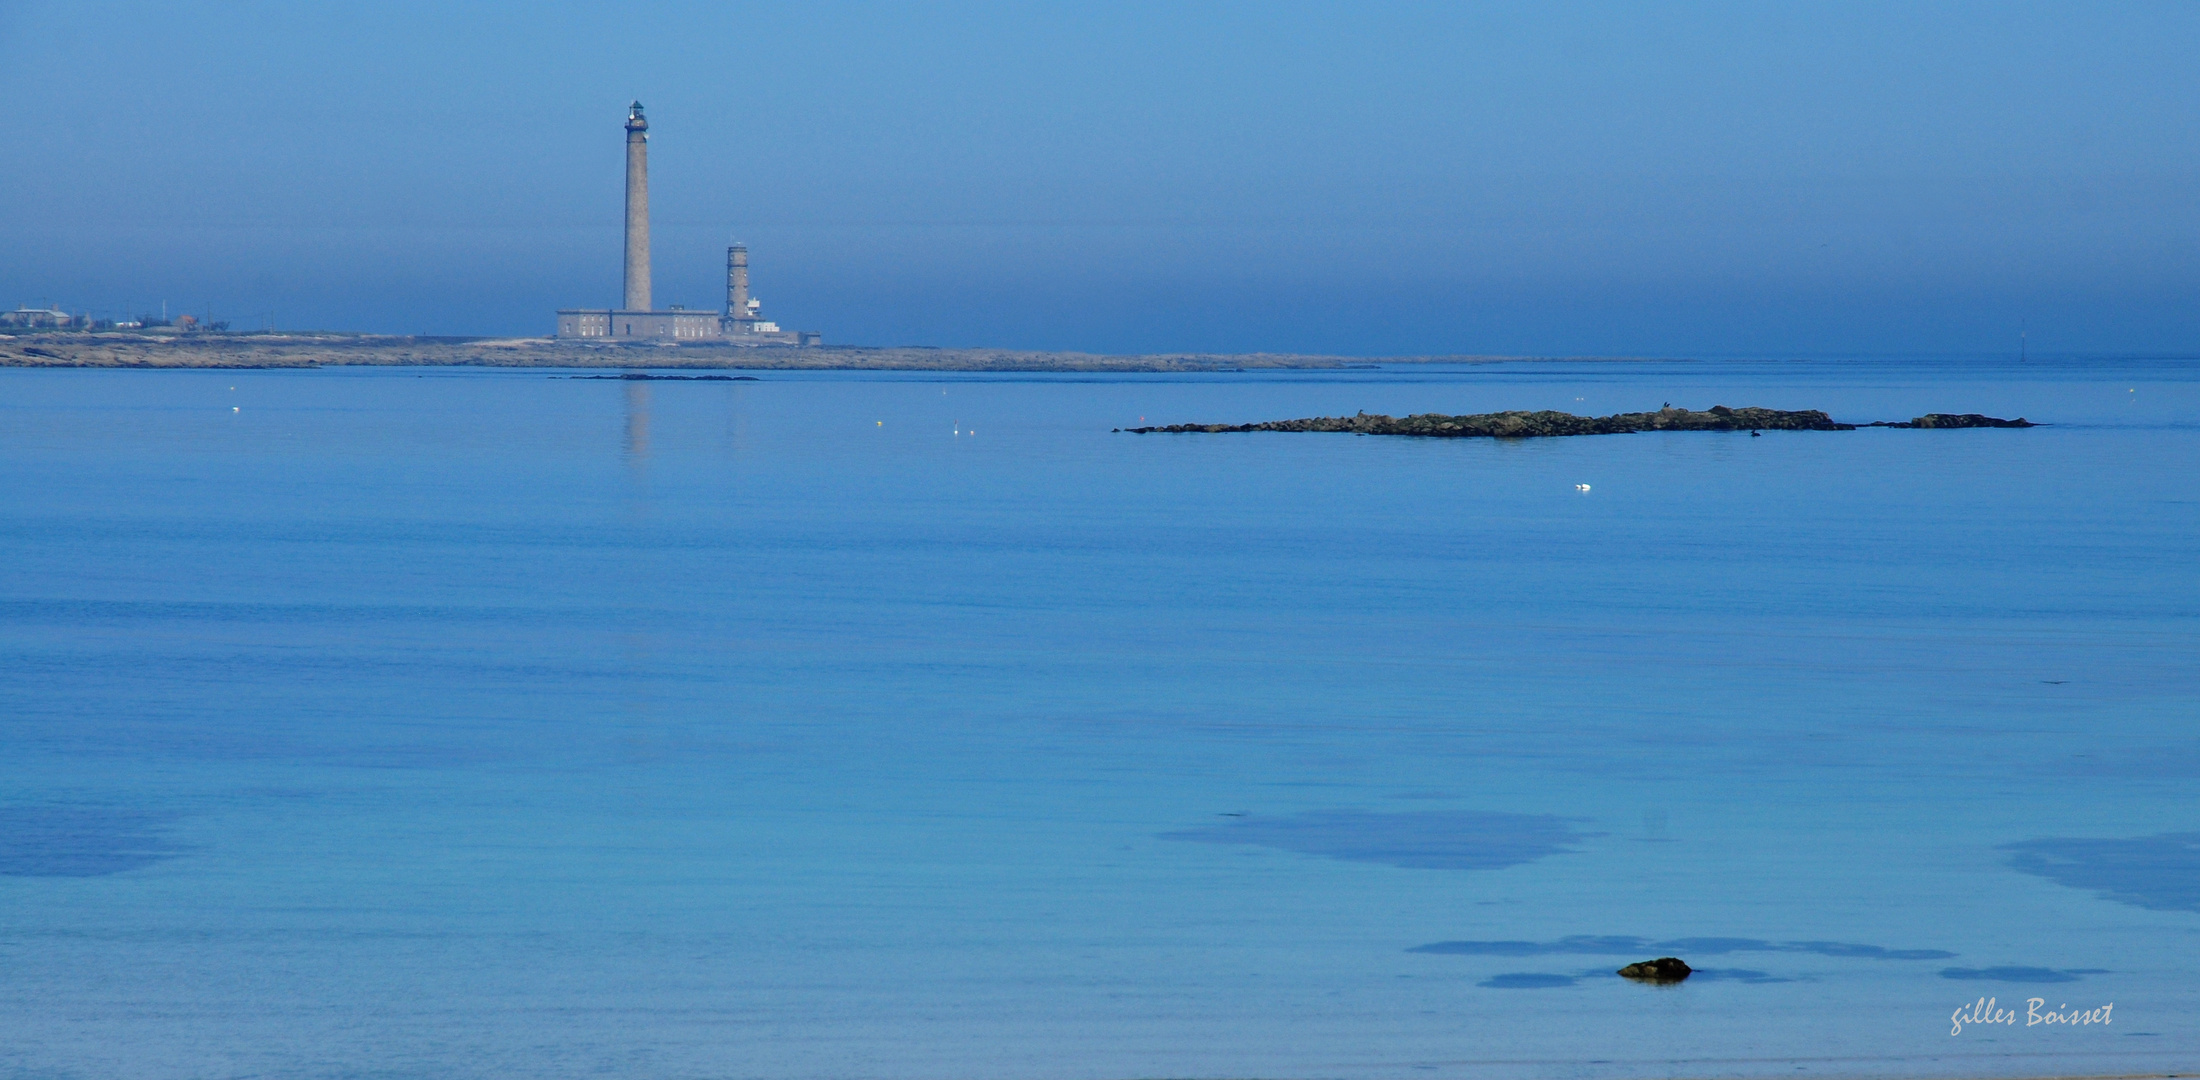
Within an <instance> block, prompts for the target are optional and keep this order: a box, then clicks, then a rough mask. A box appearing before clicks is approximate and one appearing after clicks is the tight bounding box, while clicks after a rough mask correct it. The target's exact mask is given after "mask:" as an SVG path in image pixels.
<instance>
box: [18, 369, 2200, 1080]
mask: <svg viewBox="0 0 2200 1080" xmlns="http://www.w3.org/2000/svg"><path fill="white" fill-rule="evenodd" d="M566 374H567V373H562V372H561V373H545V372H541V371H490V370H440V369H431V370H403V369H356V370H343V369H333V370H320V371H235V372H104V371H26V370H14V371H5V372H0V505H4V512H0V1075H6V1076H15V1077H38V1078H62V1077H84V1078H93V1077H98V1078H138V1077H179V1078H197V1077H265V1078H286V1077H377V1078H396V1077H437V1078H452V1077H458V1078H466V1077H511V1076H531V1077H581V1076H614V1077H629V1076H631V1077H674V1078H691V1077H692V1078H701V1077H759V1078H761V1077H771V1078H781V1080H784V1078H810V1077H817V1078H856V1077H881V1078H905V1077H906V1078H942V1080H944V1078H950V1077H954V1078H980V1080H993V1078H1001V1080H1006V1078H1011V1077H1015V1078H1042V1080H1054V1078H1065V1080H1081V1078H1104V1077H1140V1076H1191V1077H1224V1076H1231V1077H1245V1076H1252V1077H1412V1076H1423V1075H1428V1076H1461V1077H1469V1076H1471V1077H1511V1076H1518V1077H1616V1078H1632V1077H1669V1076H1687V1077H1774V1076H1779V1077H1786V1076H1847V1075H1869V1076H1893V1075H1902V1076H1951V1077H1952V1076H1994V1075H2001V1076H2022V1075H2050V1074H2080V1073H2084V1074H2100V1073H2142V1072H2149V1071H2162V1070H2170V1069H2175V1068H2179V1067H2184V1068H2190V1067H2191V1066H2192V1065H2193V1063H2194V1062H2195V1061H2200V981H2196V980H2195V979H2194V977H2193V972H2194V970H2195V968H2196V966H2200V813H2196V811H2195V806H2196V805H2200V803H2196V796H2200V723H2196V721H2200V715H2196V712H2200V709H2196V703H2200V364H2192V363H2181V364H2179V363H2161V362H2138V361H2106V360H2103V361H2092V362H2064V363H2053V364H2038V363H2035V364H2030V365H2017V364H2013V363H2010V364H2001V363H1984V362H1953V361H1934V360H1915V361H1905V362H1899V363H1898V362H1865V361H1849V362H1837V361H1820V362H1796V363H1742V362H1731V363H1670V364H1668V363H1629V364H1617V363H1611V364H1602V363H1600V364H1568V363H1539V364H1505V365H1494V366H1484V367H1455V368H1419V367H1411V368H1390V369H1379V370H1354V371H1337V372H1316V373H1218V374H1213V375H1200V376H1193V375H1168V376H1159V375H1156V376H1081V375H1059V376H1051V375H930V374H851V373H769V372H759V373H757V374H758V375H759V379H758V381H754V382H648V383H643V382H622V381H605V380H581V379H573V378H569V377H564V376H565V375H566ZM1665 402H1671V403H1673V404H1675V405H1684V406H1688V407H1691V408H1705V407H1708V406H1710V405H1713V404H1723V405H1729V406H1744V405H1763V406H1770V407H1777V408H1821V409H1826V410H1828V411H1830V412H1831V413H1833V414H1834V415H1835V416H1836V417H1837V418H1841V419H1847V420H1878V419H1887V420H1899V419H1906V418H1908V417H1911V416H1914V415H1917V414H1919V413H1923V412H1927V411H1948V412H1972V411H1976V412H1984V413H1989V414H1994V415H2000V416H2017V415H2023V416H2027V417H2029V418H2031V419H2033V420H2035V421H2041V422H2044V423H2046V424H2048V425H2050V426H2045V427H2039V428H2034V429H2031V430H2022V431H2010V430H1978V431H1904V430H1865V431H1854V432H1844V433H1786V432H1768V433H1766V434H1765V435H1764V436H1763V437H1762V438H1752V437H1750V436H1749V435H1748V434H1746V433H1733V434H1708V433H1707V434H1666V435H1633V436H1611V437H1595V438H1572V439H1547V440H1531V441H1525V442H1512V443H1500V442H1494V441H1490V440H1456V441H1436V440H1430V441H1417V440H1408V439H1388V438H1357V437H1351V436H1342V435H1284V434H1264V435H1177V436H1150V435H1149V436H1137V435H1129V434H1117V433H1112V432H1111V430H1110V429H1111V428H1116V427H1126V426H1131V425H1134V424H1137V423H1139V422H1140V421H1142V420H1143V421H1145V422H1148V423H1169V422H1180V421H1249V420H1263V419H1278V418H1284V417H1295V416H1307V415H1334V414H1338V413H1350V412H1353V411H1356V410H1360V409H1365V410H1368V411H1370V412H1388V413H1397V414H1402V413H1408V412H1422V411H1443V412H1482V411H1490V410H1496V409H1505V408H1530V409H1533V408H1556V409H1564V410H1567V411H1572V412H1581V413H1598V414H1602V413H1610V412H1615V411H1622V410H1637V409H1655V408H1657V407H1659V406H1660V405H1661V404H1663V403H1665ZM1577 485H1588V487H1587V489H1586V490H1582V489H1580V488H1579V487H1578V486H1577ZM1661 955H1677V956H1680V957H1681V958H1683V959H1685V960H1687V961H1688V962H1689V963H1691V964H1693V965H1695V966H1696V967H1697V968H1699V969H1700V971H1699V973H1698V974H1697V975H1696V976H1695V977H1694V978H1692V979H1690V980H1689V981H1688V982H1686V983H1684V984H1682V985H1680V986H1677V987H1671V988H1658V987H1650V986H1642V985H1636V984H1632V983H1629V982H1626V981H1625V980H1622V979H1619V978H1617V977H1616V976H1614V975H1613V974H1612V971H1613V969H1615V968H1617V967H1618V966H1620V965H1621V964H1624V963H1627V962H1630V961H1635V960H1645V959H1650V958H1653V957H1656V956H1661ZM1987 998H1991V999H1993V1000H1994V1005H1993V1006H1992V1009H1981V1008H1979V1007H1978V1003H1979V1002H1980V1000H1981V999H1987ZM2031 999H2039V1002H2038V1003H2037V1004H2028V1002H2030V1000H2031ZM2107 1005H2113V1010H2112V1012H2108V1013H2106V1014H2103V1013H2102V1012H2101V1011H2100V1009H2101V1007H2102V1006H2107ZM1959 1009H1967V1010H1970V1014H1971V1015H1972V1016H1973V1017H1974V1018H1975V1019H1978V1020H1984V1019H1986V1017H1987V1015H1988V1013H1989V1012H1993V1011H1995V1010H2000V1011H2009V1012H2012V1014H2013V1015H2014V1016H2015V1018H2016V1019H2015V1022H2014V1023H1983V1022H1981V1023H1967V1024H1965V1025H1964V1026H1963V1028H1962V1030H1961V1032H1960V1033H1957V1034H1952V1033H1951V1032H1952V1030H1953V1029H1954V1027H1955V1025H1954V1024H1953V1023H1952V1019H1953V1018H1954V1017H1955V1015H1956V1013H1957V1011H1958V1010H1959ZM2048 1014H2053V1015H2057V1016H2063V1017H2071V1016H2079V1017H2080V1018H2095V1017H2102V1018H2105V1019H2107V1021H2108V1022H2106V1023H2090V1024H2085V1023H2081V1024H2063V1023H2046V1022H2042V1023H2031V1022H2029V1018H2030V1017H2035V1016H2044V1015H2048Z"/></svg>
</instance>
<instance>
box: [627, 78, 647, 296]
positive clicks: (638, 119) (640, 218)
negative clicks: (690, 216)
mask: <svg viewBox="0 0 2200 1080" xmlns="http://www.w3.org/2000/svg"><path fill="white" fill-rule="evenodd" d="M625 310H627V311H648V310H650V304H649V120H648V119H647V118H645V117H644V116H642V103H641V102H639V101H637V102H635V103H634V104H632V105H630V106H628V107H627V110H626V308H625Z"/></svg>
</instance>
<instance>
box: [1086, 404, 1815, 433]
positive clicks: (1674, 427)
mask: <svg viewBox="0 0 2200 1080" xmlns="http://www.w3.org/2000/svg"><path fill="white" fill-rule="evenodd" d="M1756 428H1763V429H1765V430H1767V431H1853V430H1855V429H1856V425H1854V424H1843V423H1839V422H1836V421H1835V420H1834V419H1833V418H1832V417H1829V416H1827V415H1826V414H1825V413H1823V412H1820V411H1818V410H1816V409H1808V410H1803V411H1799V412H1784V411H1781V410H1779V409H1759V408H1747V409H1729V408H1727V407H1726V406H1724V405H1713V406H1712V407H1711V408H1710V409H1709V410H1708V411H1705V412H1695V411H1693V410H1689V409H1675V408H1672V407H1670V406H1668V407H1666V408H1663V409H1660V410H1658V411H1657V412H1646V413H1617V414H1615V415H1612V416H1575V415H1573V414H1572V413H1562V412H1551V411H1548V410H1545V411H1542V412H1517V411H1516V412H1501V413H1479V414H1476V415H1471V416H1446V415H1444V414H1442V413H1419V414H1416V415H1413V416H1407V417H1396V416H1384V415H1381V414H1376V413H1364V412H1363V413H1360V414H1359V415H1357V416H1316V417H1308V418H1306V419H1304V420H1275V421H1270V422H1268V423H1265V424H1171V425H1169V426H1167V427H1136V428H1127V429H1125V430H1128V431H1132V432H1135V433H1137V434H1140V435H1145V434H1160V433H1181V432H1211V433H1220V432H1234V431H1335V432H1351V433H1353V434H1355V435H1421V436H1429V437H1434V438H1454V439H1457V438H1478V437H1479V438H1486V439H1534V438H1548V437H1551V436H1557V435H1625V434H1630V433H1633V432H1638V431H1750V430H1753V429H1756Z"/></svg>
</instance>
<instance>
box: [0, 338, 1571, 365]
mask: <svg viewBox="0 0 2200 1080" xmlns="http://www.w3.org/2000/svg"><path fill="white" fill-rule="evenodd" d="M1533 359H1612V358H1591V357H1568V358H1556V357H1521V356H1398V357H1382V358H1380V359H1379V360H1377V359H1371V358H1367V357H1352V356H1320V355H1306V354H1296V353H1241V354H1225V353H1163V354H1155V355H1146V356H1106V355H1100V354H1095V353H1075V352H1035V351H1021V350H1014V349H933V348H919V347H911V346H902V347H893V348H855V347H846V346H813V347H810V348H797V347H794V346H747V347H741V346H731V345H703V344H696V345H679V346H651V345H598V344H581V343H577V342H560V341H556V340H553V339H550V338H434V337H394V336H381V335H365V334H233V335H232V334H190V335H183V334H164V335H153V334H131V333H100V334H59V333H48V334H19V335H15V336H6V335H0V367H90V368H159V369H171V368H311V367H340V366H351V365H384V366H397V367H403V366H437V367H441V366H473V367H543V368H651V369H657V368H673V369H678V368H700V369H713V368H743V369H748V370H773V369H781V370H859V371H860V370H872V371H1095V372H1098V371H1117V372H1162V371H1185V372H1194V371H1240V370H1256V369H1265V370H1279V369H1286V370H1287V369H1308V370H1318V369H1331V370H1334V369H1343V368H1352V367H1367V366H1372V365H1374V364H1376V363H1378V362H1379V363H1384V364H1430V363H1446V364H1486V363H1497V362H1500V361H1506V360H1533Z"/></svg>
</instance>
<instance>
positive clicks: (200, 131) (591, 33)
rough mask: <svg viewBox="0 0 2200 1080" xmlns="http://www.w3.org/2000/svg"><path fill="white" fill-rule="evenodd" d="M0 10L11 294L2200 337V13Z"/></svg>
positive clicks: (912, 328)
mask: <svg viewBox="0 0 2200 1080" xmlns="http://www.w3.org/2000/svg"><path fill="white" fill-rule="evenodd" d="M623 20H624V23H623V26H621V27H612V26H610V25H609V24H608V22H607V20H606V19H604V18H603V17H602V16H601V15H600V14H599V13H598V11H597V9H593V8H582V7H579V6H578V5H544V6H541V7H539V8H537V9H533V10H530V11H528V12H526V13H524V14H510V13H505V12H502V11H457V12H454V11H446V10H443V9H441V8H438V7H434V6H430V5H420V4H391V5H383V6H380V7H377V8H375V9H373V10H368V11H334V10H315V11H312V12H301V11H298V10H294V9H292V8H289V7H284V6H276V5H232V6H224V7H221V8H218V9H213V8H207V9H200V8H194V7H191V6H188V5H163V4H152V3H103V4H89V5H86V4H74V5H68V6H66V7H64V6H62V5H58V4H51V3H0V61H4V63H0V85H4V86H5V87H6V91H7V94H8V96H9V97H10V98H11V99H12V100H14V101H16V102H17V103H18V107H17V109H15V110H13V111H12V112H11V113H10V115H9V117H8V119H7V121H6V123H7V125H8V130H7V132H6V140H7V143H8V145H9V146H10V147H11V150H12V152H11V153H10V154H8V155H7V156H6V159H5V161H4V162H0V179H4V182H5V183H6V185H7V189H8V190H9V191H11V192H12V193H14V199H12V200H11V203H12V206H11V209H12V211H13V212H12V213H10V214H8V215H7V216H6V218H5V224H4V225H0V238H4V239H0V246H4V248H5V250H6V251H8V252H9V256H10V257H8V258H7V259H5V260H0V304H6V305H8V306H12V305H14V304H15V303H19V302H35V301H39V300H49V299H50V300H52V301H55V302H58V303H61V304H63V305H65V306H68V307H70V308H72V309H76V310H92V311H97V312H102V313H109V314H120V313H126V312H134V311H143V310H152V309H156V308H157V307H158V305H159V304H160V303H161V302H162V301H163V300H165V301H167V302H168V303H169V304H170V306H171V309H172V310H177V311H185V310H188V311H192V312H202V311H211V312H212V313H213V314H214V316H215V317H216V318H221V319H227V320H230V321H231V322H233V323H234V324H235V325H237V326H239V327H240V328H250V327H257V326H260V325H262V324H263V322H267V321H272V323H273V324H274V325H276V326H279V327H295V328H315V329H337V330H359V331H374V332H389V333H422V332H424V333H431V334H449V335H477V334H478V335H507V334H509V335H542V334H547V333H549V332H550V330H551V329H552V327H551V312H552V311H553V310H554V309H556V308H558V307H574V306H607V305H609V304H612V303H614V302H615V301H616V295H617V289H618V275H619V214H620V188H621V182H622V163H621V156H620V140H621V135H620V130H619V127H620V122H621V120H622V118H623V115H624V107H625V105H626V103H627V101H629V100H631V99H637V98H638V99H640V100H641V101H643V102H644V103H645V104H646V105H647V106H648V109H649V115H650V121H651V128H652V136H653V140H652V143H651V155H652V158H651V165H652V201H653V209H654V218H653V225H654V235H653V245H654V249H655V277H656V282H657V288H656V296H657V301H658V303H659V305H660V306H662V305H669V304H685V305H686V306H689V307H696V308H705V307H716V306H718V305H719V304H721V303H722V300H723V295H722V273H723V261H724V248H725V245H726V244H727V242H728V241H729V239H732V238H734V237H736V236H738V238H740V239H741V240H743V241H745V242H746V243H748V244H749V246H750V249H751V253H752V262H753V266H754V282H755V291H756V293H757V295H758V296H760V297H761V298H762V299H763V301H764V304H765V312H764V313H765V315H766V316H767V317H770V318H775V319H777V320H778V321H779V322H781V323H782V324H783V325H786V326H788V327H790V328H800V329H814V330H819V331H822V332H823V333H824V334H825V337H826V340H827V342H828V343H833V344H864V345H904V344H915V345H941V346H996V347H1004V348H1038V349H1068V350H1083V351H1093V352H1156V351H1217V352H1238V351H1263V350H1265V351H1284V352H1326V353H1340V354H1347V355H1385V354H1413V353H1422V354H1427V353H1514V354H1536V355H1564V354H1574V355H1589V354H1616V355H1719V354H1781V353H1794V354H1810V355H1819V354H1835V353H1907V352H1920V353H1927V352H1937V353H1984V354H1991V353H1998V352H2008V353H2014V352H2015V351H2016V349H2017V342H2018V335H2019V333H2020V332H2023V333H2025V334H2026V335H2027V336H2028V340H2029V343H2030V348H2031V349H2032V350H2034V351H2035V352H2037V353H2040V354H2056V353H2086V352H2128V353H2192V352H2200V205H2196V200H2195V194H2196V192H2200V139H2196V137H2195V134H2194V131H2193V127H2192V124H2191V120H2190V118H2191V117H2192V116H2193V115H2194V114H2195V106H2196V105H2200V78H2196V76H2195V74H2194V72H2193V70H2192V68H2193V65H2192V64H2191V63H2190V60H2189V57H2190V56H2192V55H2194V54H2195V53H2196V52H2200V9H2195V8H2192V7H2190V6H2183V5H2171V4H2142V5H2125V6H2119V7H2115V8H2112V9H2096V8H2088V7H2077V6H2060V5H2022V6H2018V5H1939V6H1934V7H1932V8H1930V9H1924V10H1919V9H1916V8H1914V7H1913V6H1909V5H1876V6H1864V5H1840V6H1833V5H1808V6H1805V5H1795V6H1782V7H1778V8H1764V7H1756V6H1748V5H1695V6H1690V7H1687V8H1685V9H1669V8H1665V7H1662V6H1649V5H1567V6H1559V7H1554V6H1549V5H1535V6H1512V5H1482V6H1475V7H1472V8H1469V9H1463V10H1462V9H1455V8H1452V7H1449V6H1434V5H1429V6H1419V5H1415V6H1393V7H1385V8H1382V9H1379V10H1374V11H1368V10H1363V9H1359V8H1354V7H1346V6H1341V5H1314V4H1298V5H1287V6H1270V5H1259V6H1254V5H1231V6H1218V7H1208V8H1202V9H1199V10H1196V11H1187V10H1180V9H1178V8H1175V7H1171V6H1162V5H1150V4H1149V5H1128V6H1120V7H1115V8H1110V9H1108V10H1106V11H1082V10H1059V9H1044V10H1040V9H1026V8H1020V7H1015V6H1009V5H986V4H950V5H942V6H937V7H933V8H930V9H926V10H923V11H916V10H912V9H908V8H903V7H895V6H866V5H828V6H821V7H805V8H803V9H800V10H793V11H788V10H777V9H773V8H768V7H762V6H752V5H730V6H702V5H677V4H675V5H655V6H649V7H645V8H637V9H635V10H634V11H633V12H632V13H631V14H629V15H626V16H623Z"/></svg>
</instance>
